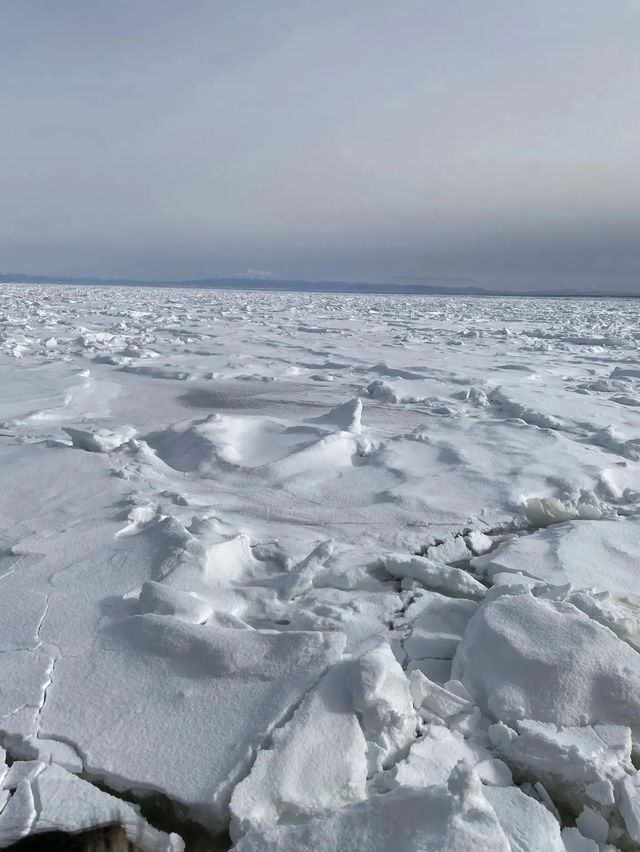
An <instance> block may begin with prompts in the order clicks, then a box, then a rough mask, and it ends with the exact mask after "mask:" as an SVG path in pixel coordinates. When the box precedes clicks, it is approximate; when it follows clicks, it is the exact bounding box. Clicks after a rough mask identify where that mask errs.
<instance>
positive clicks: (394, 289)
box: [0, 272, 640, 298]
mask: <svg viewBox="0 0 640 852" xmlns="http://www.w3.org/2000/svg"><path fill="white" fill-rule="evenodd" d="M0 284H81V285H88V286H96V287H113V286H117V287H171V288H180V287H187V288H189V287H191V288H199V289H210V290H260V291H282V292H291V293H371V294H378V295H384V294H388V295H394V294H395V295H407V296H429V295H441V296H536V297H547V298H549V297H563V296H564V297H568V296H573V297H583V298H640V293H637V294H636V293H611V292H605V291H596V290H579V289H559V290H553V291H549V290H520V291H518V292H514V291H513V290H491V289H488V288H486V287H475V286H471V285H455V284H454V285H451V286H446V285H442V284H409V283H405V284H372V283H370V282H367V281H362V282H355V283H354V282H348V281H302V280H297V279H273V278H238V277H230V278H199V279H196V280H194V281H184V280H181V281H140V280H136V279H133V278H84V277H82V278H79V277H70V276H61V275H26V274H24V273H18V272H2V273H0Z"/></svg>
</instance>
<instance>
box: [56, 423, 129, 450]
mask: <svg viewBox="0 0 640 852" xmlns="http://www.w3.org/2000/svg"><path fill="white" fill-rule="evenodd" d="M62 428H63V430H64V431H65V432H66V433H67V435H68V436H69V437H70V438H71V442H72V444H73V446H74V447H76V448H77V449H79V450H87V451H88V452H90V453H108V452H110V451H111V450H115V449H117V448H118V447H121V446H122V445H123V444H126V443H127V442H128V441H130V440H131V438H133V437H134V436H135V434H136V430H135V429H134V428H133V426H122V427H121V428H120V429H118V430H117V431H115V432H111V431H109V430H108V429H97V430H96V431H95V432H90V431H88V430H86V429H73V428H71V427H70V426H63V427H62Z"/></svg>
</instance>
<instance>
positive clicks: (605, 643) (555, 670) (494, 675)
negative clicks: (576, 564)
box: [452, 594, 640, 731]
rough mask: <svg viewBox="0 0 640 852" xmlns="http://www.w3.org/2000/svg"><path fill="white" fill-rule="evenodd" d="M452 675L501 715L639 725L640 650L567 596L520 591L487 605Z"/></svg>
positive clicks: (463, 643) (471, 629) (469, 632)
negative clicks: (557, 598) (554, 597)
mask: <svg viewBox="0 0 640 852" xmlns="http://www.w3.org/2000/svg"><path fill="white" fill-rule="evenodd" d="M452 676H453V677H454V678H456V679H458V680H460V681H462V683H463V684H464V685H465V687H466V688H467V689H468V690H469V692H470V693H471V694H472V695H473V697H474V700H475V701H476V702H477V703H478V704H479V706H480V707H481V709H482V710H483V712H486V713H487V714H488V715H489V716H491V717H493V718H494V719H501V720H503V721H514V722H515V721H518V720H520V719H534V720H537V721H541V722H553V723H554V724H557V725H589V724H614V725H616V724H621V725H630V726H633V725H636V726H638V729H637V730H638V731H640V726H639V725H638V720H639V719H640V715H639V714H640V655H639V654H638V653H637V652H636V651H634V650H632V649H631V648H630V647H629V646H628V645H626V644H625V643H624V642H621V641H620V639H618V638H617V636H615V634H614V633H612V632H611V631H610V630H608V629H607V628H606V627H603V626H601V625H600V624H597V623H596V622H594V621H592V620H591V619H590V618H588V617H587V616H586V615H584V613H582V612H581V611H580V610H578V609H577V608H576V607H574V606H573V605H572V604H569V603H566V602H564V601H552V600H540V599H538V598H535V597H533V596H532V595H530V594H519V595H513V596H505V597H501V598H498V599H496V600H493V601H489V602H488V603H486V604H484V605H482V606H481V607H480V609H479V611H478V612H477V614H476V615H475V616H474V617H473V618H472V619H471V621H470V622H469V625H468V627H467V629H466V631H465V633H464V636H463V637H462V641H461V642H460V645H459V646H458V650H457V652H456V655H455V657H454V660H453V668H452Z"/></svg>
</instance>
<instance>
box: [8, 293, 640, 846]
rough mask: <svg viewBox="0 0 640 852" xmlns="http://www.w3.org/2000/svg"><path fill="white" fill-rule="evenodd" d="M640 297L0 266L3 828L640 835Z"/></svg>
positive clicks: (369, 837) (433, 839) (407, 842)
mask: <svg viewBox="0 0 640 852" xmlns="http://www.w3.org/2000/svg"><path fill="white" fill-rule="evenodd" d="M639 320H640V304H639V303H638V302H637V301H635V300H590V299H579V300H578V299H576V300H572V299H549V300H547V299H519V298H510V299H500V298H466V297H452V298H448V297H444V296H441V297H440V296H439V297H402V296H393V297H392V296H379V297H378V296H357V295H323V294H305V293H295V294H285V293H259V292H254V293H242V292H222V291H210V290H188V289H184V290H170V289H151V288H149V289H137V288H100V287H86V288H81V287H70V286H69V287H61V286H38V287H31V286H26V285H20V286H18V285H15V286H12V285H6V286H4V288H3V291H2V294H1V296H0V376H1V384H0V387H1V388H2V396H1V397H0V475H1V482H2V488H1V489H0V608H1V611H0V684H1V686H0V746H2V748H3V749H4V750H6V762H5V760H4V752H3V753H2V757H3V760H2V761H1V764H0V846H6V845H8V844H9V843H11V842H13V841H15V840H18V839H19V838H20V837H22V836H24V835H25V834H29V833H39V832H46V831H50V830H53V829H56V830H65V831H69V832H75V831H83V830H85V829H87V828H91V827H93V826H103V825H107V824H109V823H112V822H117V823H118V824H120V825H122V826H123V828H124V830H125V831H126V833H127V836H128V837H129V838H130V839H132V840H134V841H135V842H136V843H138V844H139V845H140V846H141V847H142V848H143V849H148V850H160V849H162V850H179V849H180V848H182V843H183V842H182V839H181V835H182V834H184V836H185V840H186V842H187V848H193V849H206V848H220V849H222V848H225V847H226V848H234V849H238V850H240V852H242V850H244V852H248V850H260V852H263V850H270V849H273V850H287V849H291V850H296V852H297V850H300V849H309V850H314V849H315V850H322V852H331V850H336V852H338V850H340V852H342V850H349V849H353V850H361V849H365V848H366V849H370V850H376V849H379V850H381V852H382V850H385V852H387V850H393V852H395V850H406V851H407V852H414V850H418V849H421V850H441V852H445V850H446V852H456V850H460V852H462V850H465V852H467V850H474V852H475V850H483V849H486V850H491V852H500V850H504V851H505V852H508V850H512V852H515V850H517V851H518V852H538V850H539V851H540V852H543V850H558V852H562V850H568V852H573V850H591V852H593V850H599V852H605V850H608V852H612V850H616V849H618V850H621V852H628V850H633V849H640V780H639V778H640V776H639V774H638V770H637V766H638V758H639V756H640V581H639V578H640V331H638V328H639ZM159 813H162V817H161V818H159V817H158V814H159Z"/></svg>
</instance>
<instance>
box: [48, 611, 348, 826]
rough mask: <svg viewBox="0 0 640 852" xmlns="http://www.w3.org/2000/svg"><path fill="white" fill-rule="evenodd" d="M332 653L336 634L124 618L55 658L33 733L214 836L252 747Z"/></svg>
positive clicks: (336, 651) (338, 645) (337, 646)
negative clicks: (83, 652)
mask: <svg viewBox="0 0 640 852" xmlns="http://www.w3.org/2000/svg"><path fill="white" fill-rule="evenodd" d="M343 647H344V637H342V636H341V635H340V634H322V633H317V632H316V633H294V632H291V633H282V634H277V633H266V632H265V633H263V632H260V631H253V630H243V629H225V628H215V627H207V626H205V627H201V626H199V625H190V624H185V623H183V622H180V621H179V620H177V619H173V618H171V617H169V616H156V615H144V616H133V617H131V618H129V619H126V620H125V621H123V622H119V623H118V622H116V623H115V624H114V625H113V626H112V627H110V628H108V629H107V630H105V632H104V633H103V634H102V637H101V640H100V642H99V643H98V644H97V645H96V646H95V647H94V649H93V653H92V654H91V655H90V656H85V657H79V658H75V659H70V660H67V659H66V658H62V659H61V660H60V661H59V663H58V665H57V667H56V678H55V680H54V682H53V684H52V685H51V687H50V688H49V690H48V696H47V702H46V705H45V707H44V710H43V713H42V735H43V736H45V737H46V736H49V735H51V736H53V735H55V736H57V737H63V738H64V739H65V740H67V741H70V742H72V743H74V744H75V745H76V747H77V748H78V750H79V752H80V753H81V754H82V756H83V761H84V766H85V769H86V771H87V772H89V773H90V775H92V776H95V777H97V778H100V779H102V780H104V781H105V782H106V783H107V784H108V785H109V786H110V787H112V788H113V789H116V790H128V789H137V790H142V791H149V792H160V793H164V794H166V795H167V796H169V797H170V798H171V799H173V800H174V801H176V802H182V803H184V804H185V805H186V806H187V807H188V809H189V811H190V814H191V816H192V817H193V818H194V819H197V820H199V821H201V822H203V823H204V824H206V825H209V826H210V827H212V828H214V829H220V828H222V827H223V826H224V824H225V821H226V818H227V815H226V814H227V804H228V801H229V797H230V795H231V791H232V789H233V786H234V784H235V783H236V782H237V780H238V779H239V777H240V776H241V775H242V774H243V773H244V772H246V770H247V769H248V767H249V766H250V764H251V762H252V760H253V755H254V753H255V751H256V749H257V748H258V747H259V746H260V744H261V743H262V741H263V740H264V738H265V737H266V735H267V734H268V733H269V731H271V730H272V729H273V728H274V726H276V725H277V724H278V723H279V722H280V721H281V720H283V719H284V717H285V716H286V714H287V713H288V712H289V711H290V709H291V708H293V707H294V706H295V705H296V704H297V703H298V702H299V701H300V699H301V698H302V697H303V696H304V694H305V693H306V692H307V691H308V690H309V689H310V688H311V687H312V686H314V684H315V683H316V682H317V681H318V680H319V679H320V677H321V676H322V674H323V673H324V671H325V670H326V669H327V668H328V666H330V665H331V663H333V662H335V661H336V660H337V659H338V658H339V657H340V655H341V653H342V648H343ZM106 696H108V700H105V697H106ZM72 703H73V705H74V712H73V714H70V713H69V707H70V706H71V704H72Z"/></svg>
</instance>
